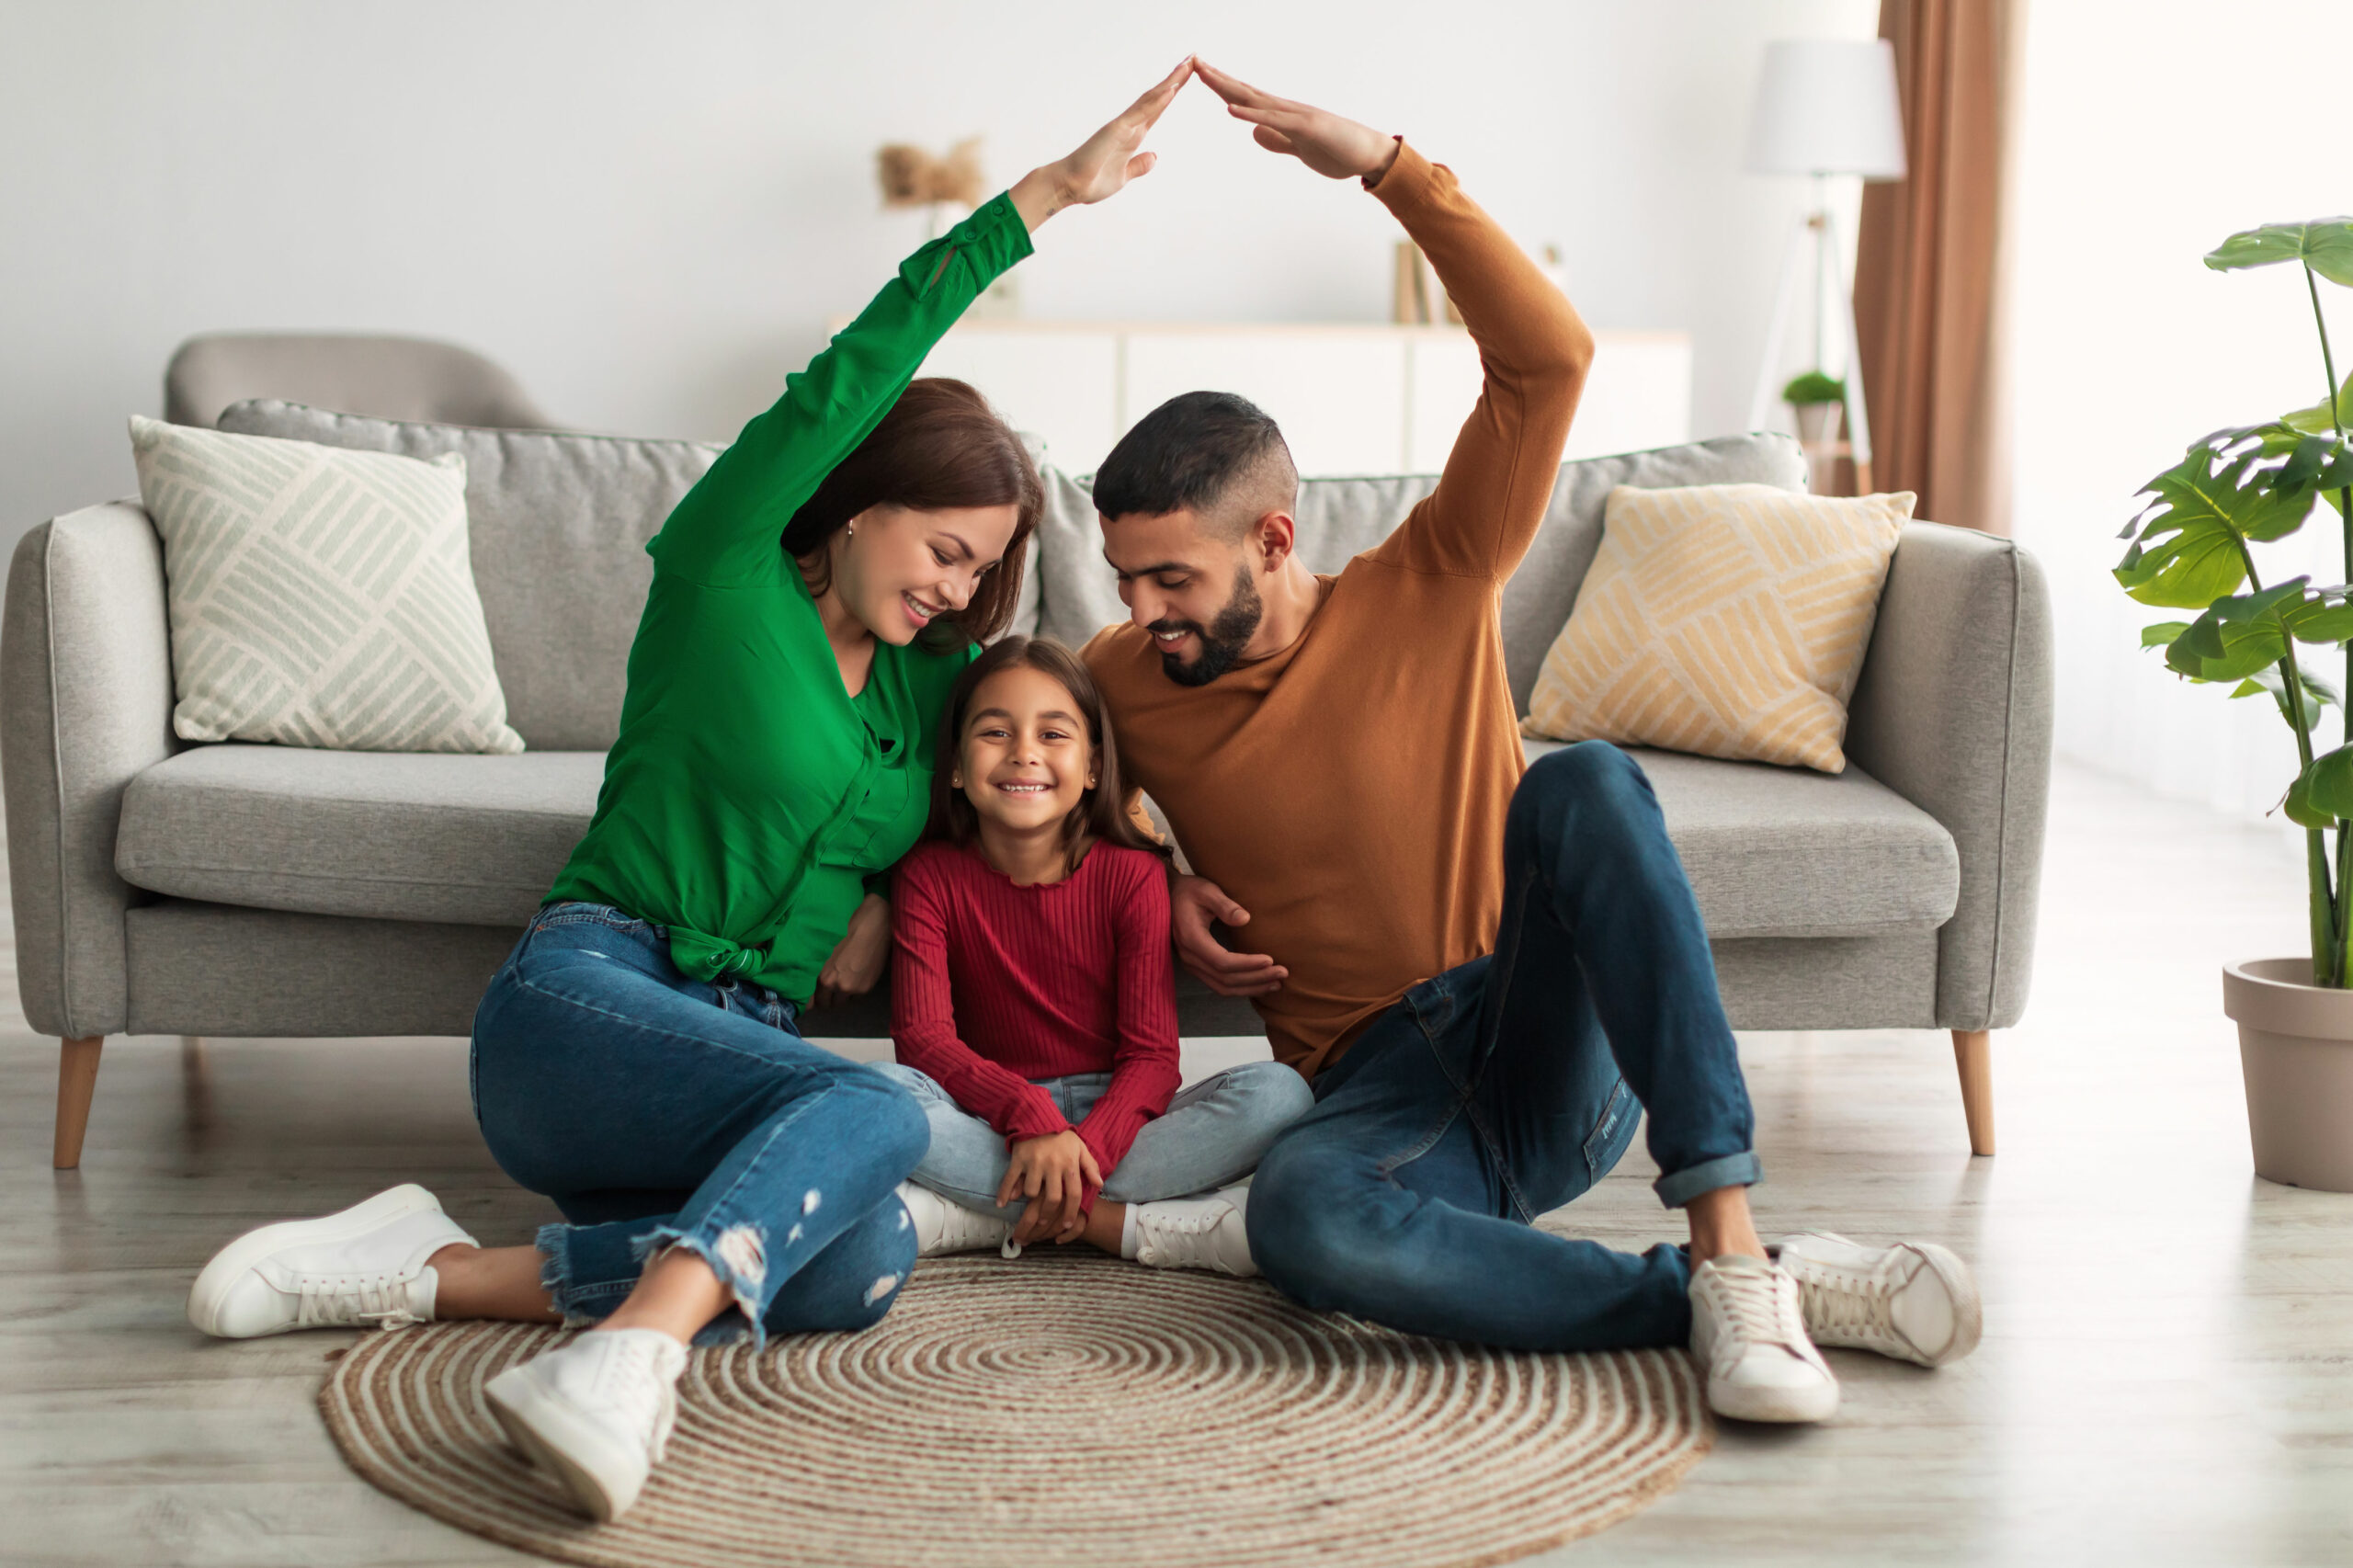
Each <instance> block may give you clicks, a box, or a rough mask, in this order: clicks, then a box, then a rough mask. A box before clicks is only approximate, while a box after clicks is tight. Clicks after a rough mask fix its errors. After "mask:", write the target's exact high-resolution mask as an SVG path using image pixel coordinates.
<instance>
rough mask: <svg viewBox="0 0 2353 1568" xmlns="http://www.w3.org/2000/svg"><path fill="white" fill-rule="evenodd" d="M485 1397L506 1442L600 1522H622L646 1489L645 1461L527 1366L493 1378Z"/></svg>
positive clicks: (580, 1508) (484, 1391)
mask: <svg viewBox="0 0 2353 1568" xmlns="http://www.w3.org/2000/svg"><path fill="white" fill-rule="evenodd" d="M483 1399H484V1400H485V1401H486V1402H487V1403H489V1405H490V1413H491V1414H492V1415H494V1416H496V1417H497V1418H498V1425H499V1426H500V1427H501V1428H502V1429H504V1430H505V1432H506V1440H507V1441H508V1442H510V1443H512V1444H514V1445H515V1448H516V1449H517V1451H518V1452H520V1453H521V1454H522V1455H523V1457H524V1458H525V1459H527V1460H530V1461H531V1464H532V1467H533V1468H534V1469H536V1470H538V1471H540V1472H541V1473H542V1474H544V1475H546V1476H548V1477H549V1478H550V1479H551V1480H553V1481H554V1482H556V1483H558V1484H559V1485H561V1486H562V1487H563V1489H564V1491H565V1492H566V1493H568V1494H570V1495H571V1497H572V1500H573V1503H574V1506H577V1507H578V1508H579V1510H580V1511H581V1512H582V1513H584V1514H586V1515H587V1516H588V1517H590V1518H592V1519H595V1520H596V1521H597V1523H599V1524H610V1523H611V1522H612V1521H613V1520H615V1519H617V1518H619V1517H621V1515H623V1514H625V1513H627V1512H628V1511H629V1509H630V1506H631V1505H632V1504H634V1503H635V1502H636V1501H637V1494H639V1493H640V1492H641V1491H642V1490H644V1487H645V1476H646V1468H645V1466H644V1463H643V1461H642V1460H639V1459H637V1458H635V1457H634V1456H632V1455H631V1453H630V1451H629V1449H627V1448H626V1447H624V1446H623V1445H621V1444H619V1443H616V1442H614V1441H613V1439H612V1437H610V1436H609V1435H608V1433H607V1432H606V1431H605V1429H604V1428H603V1427H602V1426H598V1425H597V1424H596V1423H594V1422H591V1421H586V1420H584V1419H582V1418H581V1416H580V1415H579V1414H578V1413H577V1412H576V1411H574V1409H573V1408H572V1407H571V1406H570V1405H569V1404H567V1403H564V1402H563V1400H561V1399H558V1398H557V1397H556V1396H555V1395H553V1394H551V1393H550V1392H548V1391H547V1390H546V1389H545V1388H543V1387H541V1386H540V1381H539V1379H538V1378H536V1377H534V1376H533V1375H532V1373H531V1369H530V1364H529V1362H526V1363H524V1364H523V1365H522V1366H519V1367H509V1368H508V1369H506V1370H505V1371H503V1372H501V1373H499V1374H498V1376H496V1377H494V1378H493V1379H491V1380H490V1381H489V1382H488V1383H487V1384H485V1385H484V1386H483Z"/></svg>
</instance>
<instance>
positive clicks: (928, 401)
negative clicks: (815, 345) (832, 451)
mask: <svg viewBox="0 0 2353 1568" xmlns="http://www.w3.org/2000/svg"><path fill="white" fill-rule="evenodd" d="M882 505H889V506H904V507H907V508H908V509H909V510H912V511H917V512H941V511H947V510H949V509H950V508H953V507H962V506H1014V507H1017V509H1018V515H1017V517H1016V518H1015V520H1014V525H1013V538H1012V540H1011V541H1010V542H1008V543H1007V544H1006V547H1005V554H1004V556H1003V557H1002V558H1001V559H1000V560H999V561H998V562H997V564H996V569H995V571H993V572H991V573H989V574H988V575H987V576H985V577H983V578H982V579H981V582H980V585H979V587H977V588H976V589H975V590H974V591H973V594H972V603H970V604H968V605H966V606H965V607H964V608H962V609H960V610H955V611H952V612H950V613H949V614H947V615H943V616H941V617H940V618H939V619H938V620H936V621H934V622H933V623H932V624H931V625H929V626H926V627H925V628H924V630H923V631H922V632H921V633H919V634H918V636H917V638H916V641H917V642H920V643H922V644H923V645H924V646H926V647H962V646H964V645H965V643H966V642H967V641H968V640H969V641H971V642H987V641H988V640H989V639H990V638H992V637H995V635H997V634H998V633H999V632H1001V631H1004V630H1005V629H1006V627H1007V626H1010V625H1011V624H1013V611H1014V604H1015V601H1016V600H1017V599H1018V598H1019V597H1021V574H1022V570H1023V567H1024V565H1025V563H1026V562H1027V561H1028V558H1029V536H1030V535H1031V534H1032V533H1034V532H1036V531H1037V528H1038V519H1039V517H1040V516H1041V515H1042V514H1043V513H1044V511H1045V509H1046V486H1045V482H1044V481H1043V480H1041V479H1040V478H1039V477H1038V465H1037V464H1036V463H1033V462H1031V461H1030V460H1029V452H1028V451H1027V450H1026V449H1024V448H1023V447H1022V445H1021V437H1018V436H1017V435H1015V434H1014V433H1013V428H1012V426H1009V425H1007V424H1006V422H1005V421H1004V420H1002V419H1000V418H998V417H997V415H996V411H995V409H993V408H991V407H990V406H989V403H988V399H986V398H984V397H983V396H982V395H981V394H980V393H979V392H977V391H975V390H974V389H973V388H972V387H971V386H969V385H967V384H966V383H964V382H962V381H950V380H949V379H948V378H947V377H945V376H926V377H924V378H923V379H921V380H919V381H909V382H908V383H907V390H906V391H904V392H901V393H900V394H899V401H898V402H896V403H892V405H891V412H890V413H888V414H885V415H883V416H882V418H881V422H880V423H878V424H877V425H876V426H874V428H873V429H872V430H870V431H869V432H868V433H867V436H866V439H864V440H862V441H860V442H859V443H858V445H857V446H856V447H853V448H852V449H850V453H849V456H847V457H846V458H844V459H842V460H841V461H840V462H838V463H836V464H835V465H834V471H833V472H831V473H828V474H827V475H825V477H824V481H823V482H822V483H820V484H819V485H818V486H817V489H816V492H815V493H814V494H812V495H811V496H810V497H809V499H808V500H806V501H804V502H802V503H801V509H800V510H799V511H797V512H795V513H793V514H792V520H791V521H790V522H789V523H787V524H786V525H785V527H784V552H785V553H786V554H787V555H790V556H793V557H795V558H796V559H805V558H806V557H808V556H810V555H812V554H814V553H816V552H817V551H821V550H823V549H824V544H825V541H826V540H829V539H831V538H833V536H834V534H835V531H836V530H838V529H839V528H841V527H842V526H843V525H844V524H846V523H847V522H848V521H849V520H850V519H851V518H852V517H857V516H858V514H859V513H860V512H863V511H865V510H866V509H867V508H868V507H870V506H882ZM822 559H823V557H820V560H821V561H822ZM827 581H828V574H827V573H826V572H825V571H824V567H823V566H822V565H821V566H820V567H819V569H818V573H817V577H816V580H815V581H814V582H812V583H811V584H810V585H809V590H810V592H811V593H813V594H822V593H824V591H825V587H826V583H827Z"/></svg>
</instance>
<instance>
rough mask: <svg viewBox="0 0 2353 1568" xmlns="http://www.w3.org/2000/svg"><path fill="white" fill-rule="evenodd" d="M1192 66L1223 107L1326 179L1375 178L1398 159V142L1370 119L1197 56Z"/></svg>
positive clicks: (1274, 148) (1273, 147) (1263, 142)
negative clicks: (1277, 90) (1273, 89)
mask: <svg viewBox="0 0 2353 1568" xmlns="http://www.w3.org/2000/svg"><path fill="white" fill-rule="evenodd" d="M1193 70H1194V71H1195V73H1196V74H1199V76H1200V78H1201V80H1202V81H1204V82H1207V83H1208V84H1209V85H1210V90H1211V92H1213V93H1215V94H1216V95H1217V96H1218V97H1222V98H1223V99H1224V100H1225V112H1226V113H1228V114H1230V115H1232V116H1233V118H1234V119H1245V120H1248V121H1249V122H1250V124H1251V125H1252V126H1253V127H1254V128H1255V129H1254V130H1253V131H1251V132H1250V134H1251V135H1252V136H1253V137H1254V138H1256V141H1257V143H1258V145H1259V146H1261V147H1264V148H1266V149H1267V151H1268V152H1271V153H1290V155H1291V156H1292V157H1294V158H1297V159H1298V160H1299V161H1300V162H1301V163H1302V164H1305V165H1307V166H1308V167H1309V168H1311V169H1313V170H1314V171H1315V172H1316V173H1317V174H1319V175H1322V176H1324V177H1325V178H1327V179H1347V178H1348V177H1349V176H1352V175H1353V176H1358V177H1360V178H1364V179H1371V180H1377V179H1379V178H1380V176H1382V175H1384V174H1387V173H1388V172H1389V165H1392V164H1393V163H1395V162H1396V161H1397V143H1396V142H1395V141H1394V140H1393V139H1392V138H1390V137H1387V136H1383V135H1382V134H1381V132H1380V131H1375V130H1374V129H1373V128H1372V127H1371V126H1370V125H1358V123H1357V122H1356V121H1355V120H1353V119H1341V118H1340V117H1339V116H1338V115H1336V114H1333V113H1330V112H1329V111H1327V110H1324V109H1320V108H1312V107H1310V106H1309V105H1306V104H1296V103H1293V102H1291V101H1290V99H1289V98H1279V97H1275V95H1274V94H1272V93H1262V92H1260V91H1259V90H1258V89H1257V88H1256V87H1254V86H1252V85H1250V84H1249V83H1247V82H1245V81H1244V80H1242V79H1241V78H1240V77H1238V76H1229V75H1227V74H1225V73H1224V72H1222V71H1220V70H1218V69H1217V68H1216V67H1214V66H1211V65H1208V64H1204V63H1202V62H1199V61H1196V62H1194V64H1193Z"/></svg>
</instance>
